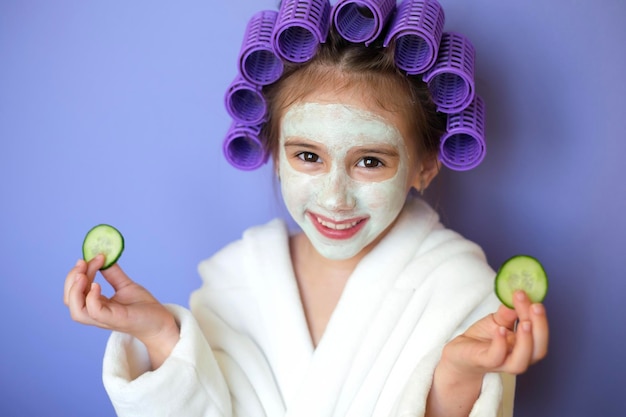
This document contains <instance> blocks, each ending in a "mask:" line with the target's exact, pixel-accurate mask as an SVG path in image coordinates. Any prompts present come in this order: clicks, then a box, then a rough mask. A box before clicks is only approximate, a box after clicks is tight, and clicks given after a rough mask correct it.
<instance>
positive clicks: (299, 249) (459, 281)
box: [64, 29, 548, 417]
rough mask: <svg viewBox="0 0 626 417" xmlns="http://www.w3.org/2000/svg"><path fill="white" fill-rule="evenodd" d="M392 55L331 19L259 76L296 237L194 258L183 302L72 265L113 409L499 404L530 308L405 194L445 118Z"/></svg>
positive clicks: (525, 347)
mask: <svg viewBox="0 0 626 417" xmlns="http://www.w3.org/2000/svg"><path fill="white" fill-rule="evenodd" d="M393 54H394V52H393V47H388V48H382V47H375V46H374V47H372V46H370V47H364V46H363V45H360V44H353V43H350V42H347V41H345V40H344V39H342V38H341V36H338V35H337V34H336V33H335V32H334V31H333V30H332V29H331V33H330V35H329V39H328V40H327V42H326V43H325V44H322V45H321V46H320V48H319V50H318V52H317V54H316V56H315V57H314V58H313V59H312V60H311V61H309V62H307V63H306V64H300V65H293V66H290V67H288V68H286V69H285V72H284V74H283V76H282V77H281V79H280V80H279V81H277V82H275V83H273V84H271V85H269V86H267V87H265V88H264V95H265V97H267V100H268V108H269V110H268V114H269V119H268V121H267V123H266V124H265V127H264V137H266V138H267V146H268V152H269V153H270V154H271V155H272V157H273V161H274V166H275V171H276V175H277V177H278V179H279V181H280V186H281V192H282V196H283V199H284V201H285V204H286V207H287V209H288V211H289V213H290V215H291V216H292V217H293V219H294V220H295V222H296V223H297V224H298V225H299V226H300V229H301V231H297V232H291V231H289V230H287V226H286V224H285V223H284V222H283V221H281V220H274V221H272V222H270V223H268V224H265V225H262V226H258V227H253V228H251V229H249V230H247V231H246V232H245V234H244V236H243V238H242V239H241V240H239V241H237V242H234V243H232V244H230V245H229V246H227V247H226V248H224V249H223V250H221V251H220V252H219V253H217V254H215V255H214V256H213V257H211V258H209V259H208V260H205V261H203V262H202V263H201V264H200V266H199V272H200V275H201V276H202V279H203V285H202V287H201V288H200V289H199V290H197V291H195V292H194V293H193V294H192V295H191V299H190V310H187V309H186V308H183V307H180V306H175V305H163V304H161V303H160V302H159V301H158V300H156V299H155V298H154V297H153V296H152V295H151V294H150V293H149V292H148V291H147V290H145V289H144V288H142V287H141V286H139V285H138V284H136V283H135V282H134V281H132V280H131V279H130V278H129V277H128V276H127V275H126V274H125V273H124V271H123V270H122V269H121V268H120V266H118V265H114V266H113V267H111V268H109V269H107V270H104V271H102V275H103V276H104V278H105V279H106V280H107V281H108V282H109V283H110V284H111V285H112V287H113V289H114V290H115V294H114V295H113V296H112V297H111V298H106V297H104V296H102V295H101V288H100V285H99V284H97V283H95V282H94V277H95V275H96V272H97V271H98V270H99V268H100V267H101V266H102V265H103V263H104V259H103V256H98V257H96V258H95V259H93V260H92V261H90V262H89V263H86V262H84V261H83V260H79V261H78V262H77V263H76V265H75V266H74V268H72V269H71V270H70V272H69V273H68V275H67V278H66V281H65V297H64V299H65V304H66V305H67V306H68V307H69V310H70V314H71V316H72V318H73V319H74V320H76V321H78V322H80V323H84V324H88V325H95V326H99V327H102V328H105V329H110V330H113V333H112V335H111V338H110V340H109V343H108V346H107V350H106V354H105V358H104V367H103V373H104V383H105V387H106V389H107V391H108V394H109V396H110V398H111V400H112V402H113V404H114V406H115V409H116V411H117V413H118V414H119V415H121V416H151V417H153V416H160V415H163V416H165V415H170V416H244V415H245V416H248V415H254V416H270V417H274V416H285V415H288V416H298V417H302V416H315V417H322V416H407V415H410V416H446V417H451V416H468V415H472V416H495V415H498V414H500V415H510V414H511V412H512V405H511V402H510V398H509V397H507V395H508V394H507V393H509V394H510V392H511V389H512V385H510V383H511V378H510V377H508V375H514V374H519V373H522V372H524V371H525V370H526V369H527V367H528V366H529V365H531V364H533V363H535V362H536V361H538V360H540V359H541V358H543V357H544V356H545V354H546V350H547V343H548V322H547V318H546V315H545V311H544V308H543V306H542V305H541V304H531V303H530V301H529V300H528V298H527V297H526V295H525V294H523V293H518V294H516V297H515V309H514V310H512V309H508V308H506V307H504V306H503V305H500V304H499V302H498V301H497V298H496V297H495V295H494V294H493V278H494V271H493V270H492V269H491V268H490V267H489V265H488V264H487V262H486V260H485V257H484V254H483V252H482V250H481V249H480V248H479V247H478V246H477V245H475V244H474V243H472V242H470V241H468V240H466V239H464V238H463V237H462V236H460V235H459V234H457V233H455V232H453V231H451V230H448V229H446V228H445V227H443V226H442V224H441V223H440V222H439V221H438V216H437V214H436V213H435V212H434V211H433V210H432V209H431V208H430V207H429V206H428V205H427V204H426V203H425V202H424V201H422V200H421V199H420V198H419V196H418V193H419V192H423V191H424V190H425V189H426V188H427V187H428V185H429V184H430V183H431V181H432V180H433V178H434V177H435V176H436V175H437V173H438V170H439V168H440V166H439V162H438V140H439V137H440V136H441V134H442V130H443V128H444V125H443V122H442V120H441V116H440V115H439V114H438V113H437V112H436V109H435V106H434V104H433V103H432V100H431V98H430V95H429V92H428V88H427V87H426V85H425V84H424V83H423V82H422V81H421V80H420V79H418V78H417V77H408V76H406V75H405V74H404V73H402V72H401V71H399V70H398V69H397V68H396V66H395V64H394V58H393V56H394V55H393ZM415 191H417V193H416V192H415ZM516 323H518V324H517V327H516V328H515V325H516ZM503 381H504V382H503ZM503 386H504V395H503ZM507 398H509V399H508V400H507Z"/></svg>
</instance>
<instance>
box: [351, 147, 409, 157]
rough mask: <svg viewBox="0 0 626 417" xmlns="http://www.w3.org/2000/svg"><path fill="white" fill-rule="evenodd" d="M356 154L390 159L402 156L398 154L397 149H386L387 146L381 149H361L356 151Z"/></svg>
mask: <svg viewBox="0 0 626 417" xmlns="http://www.w3.org/2000/svg"><path fill="white" fill-rule="evenodd" d="M355 153H358V154H361V155H371V154H376V155H384V156H389V157H398V156H400V153H399V152H398V150H397V149H396V148H392V147H386V146H385V147H380V148H359V149H356V150H355Z"/></svg>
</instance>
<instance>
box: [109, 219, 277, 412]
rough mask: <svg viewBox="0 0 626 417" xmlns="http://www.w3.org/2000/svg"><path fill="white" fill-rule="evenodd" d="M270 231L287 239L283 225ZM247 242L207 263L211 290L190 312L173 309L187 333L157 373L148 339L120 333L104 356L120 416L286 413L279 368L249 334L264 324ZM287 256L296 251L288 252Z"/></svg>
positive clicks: (196, 298) (196, 295) (199, 295)
mask: <svg viewBox="0 0 626 417" xmlns="http://www.w3.org/2000/svg"><path fill="white" fill-rule="evenodd" d="M260 228H261V229H263V227H260ZM267 229H269V231H270V232H278V233H279V235H280V236H282V240H283V241H285V242H286V233H285V232H284V230H283V229H284V227H283V223H282V222H280V221H274V222H272V223H271V224H270V225H269V226H268V227H267ZM270 234H271V233H270ZM243 245H244V243H243V242H242V240H238V241H236V242H233V243H231V244H230V245H227V246H226V247H225V248H223V249H222V250H220V251H219V252H218V253H217V254H215V255H214V256H212V257H211V258H209V259H207V260H205V261H203V262H202V263H201V264H200V266H199V272H200V276H201V277H202V279H203V285H202V287H201V288H200V289H198V290H196V291H194V292H193V293H192V295H191V297H190V309H186V308H183V307H180V306H176V305H167V306H166V307H167V308H168V309H169V310H170V311H171V312H172V313H173V314H174V316H175V318H176V320H177V322H178V324H179V326H180V331H181V333H180V339H179V341H178V343H177V344H176V346H175V347H174V349H173V351H172V353H171V355H170V356H169V357H168V358H167V359H166V360H165V362H164V363H163V364H162V365H161V366H160V367H159V368H158V369H156V370H154V371H151V370H150V363H149V358H148V354H147V351H146V349H145V347H144V346H143V344H142V343H141V342H139V341H138V340H137V339H135V338H133V337H131V336H129V335H127V334H124V333H118V332H113V333H112V335H111V337H110V338H109V341H108V344H107V347H106V350H105V355H104V362H103V382H104V386H105V388H106V390H107V393H108V395H109V397H110V399H111V402H112V404H113V406H114V408H115V411H116V413H117V415H118V416H133V417H135V416H146V417H158V416H175V417H179V416H185V417H187V416H189V417H196V416H204V417H235V416H252V417H256V416H258V417H264V416H271V417H273V416H282V415H284V414H285V409H284V406H283V402H282V398H281V396H280V393H279V390H278V388H277V387H276V383H275V381H274V377H273V373H272V370H271V369H270V366H269V365H268V363H267V360H266V359H265V357H264V356H263V353H262V352H261V351H260V349H259V348H258V346H257V344H256V341H255V336H254V335H251V334H250V332H249V331H247V330H246V328H252V329H254V328H256V327H257V326H256V323H255V320H254V317H255V316H258V314H257V312H256V310H255V308H256V307H255V302H254V299H253V297H252V296H251V295H250V293H249V291H248V290H247V284H246V283H247V281H248V279H249V277H248V275H249V273H248V272H247V271H246V270H245V262H241V255H242V253H245V251H244V250H242V246H243ZM283 246H286V245H284V244H283ZM283 252H285V254H286V253H288V251H287V249H286V247H285V248H284V250H283ZM283 257H284V258H285V257H287V255H284V256H283ZM283 261H285V262H286V260H285V259H283ZM207 277H210V278H211V279H207ZM242 314H243V315H244V316H245V317H242V316H241V315H242ZM259 337H261V336H260V335H259Z"/></svg>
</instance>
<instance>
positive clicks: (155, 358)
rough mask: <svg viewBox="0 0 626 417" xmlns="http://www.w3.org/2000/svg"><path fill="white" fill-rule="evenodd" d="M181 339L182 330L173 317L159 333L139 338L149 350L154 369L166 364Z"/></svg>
mask: <svg viewBox="0 0 626 417" xmlns="http://www.w3.org/2000/svg"><path fill="white" fill-rule="evenodd" d="M179 339H180V328H179V326H178V323H177V322H176V320H175V319H174V317H173V316H172V317H171V318H170V320H168V322H167V323H165V324H164V325H163V326H162V327H161V329H160V330H159V332H158V333H156V334H154V335H151V336H148V337H143V338H139V340H140V341H141V342H142V343H143V344H144V345H145V346H146V349H147V350H148V355H149V357H150V363H151V364H152V369H157V368H158V367H160V366H161V365H162V364H163V362H165V360H166V359H167V358H168V357H169V356H170V354H171V353H172V350H174V346H176V344H177V343H178V340H179Z"/></svg>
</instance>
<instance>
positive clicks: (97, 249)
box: [83, 224, 124, 270]
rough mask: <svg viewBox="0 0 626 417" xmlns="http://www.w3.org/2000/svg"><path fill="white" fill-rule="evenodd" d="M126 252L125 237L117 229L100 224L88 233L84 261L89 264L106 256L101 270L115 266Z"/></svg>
mask: <svg viewBox="0 0 626 417" xmlns="http://www.w3.org/2000/svg"><path fill="white" fill-rule="evenodd" d="M123 251H124V237H123V236H122V234H121V233H120V232H119V230H117V229H116V228H115V227H113V226H111V225H108V224H99V225H97V226H95V227H93V228H91V230H89V231H88V232H87V235H86V236H85V240H84V241H83V259H85V261H87V262H89V261H90V260H92V259H93V258H95V257H96V256H97V255H99V254H103V255H104V265H102V268H100V269H101V270H103V269H107V268H109V267H110V266H111V265H113V264H115V262H117V260H118V259H119V257H120V256H121V255H122V252H123Z"/></svg>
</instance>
